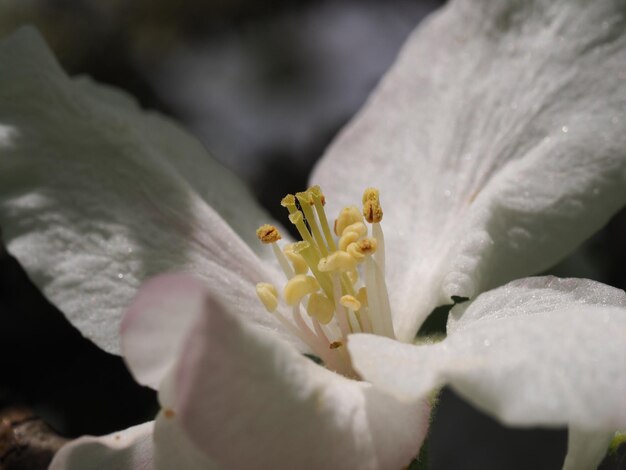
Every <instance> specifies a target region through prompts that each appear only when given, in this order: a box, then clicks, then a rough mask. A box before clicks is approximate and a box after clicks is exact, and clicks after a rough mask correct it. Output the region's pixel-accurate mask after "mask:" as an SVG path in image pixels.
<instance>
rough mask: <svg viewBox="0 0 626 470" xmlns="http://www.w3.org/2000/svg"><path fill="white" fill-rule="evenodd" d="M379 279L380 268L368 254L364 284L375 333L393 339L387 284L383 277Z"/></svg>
mask: <svg viewBox="0 0 626 470" xmlns="http://www.w3.org/2000/svg"><path fill="white" fill-rule="evenodd" d="M380 279H381V273H380V268H378V266H377V265H376V261H374V259H372V257H371V256H368V257H367V258H366V259H365V285H366V287H367V296H368V303H369V310H370V312H372V321H373V323H374V328H375V329H377V330H378V331H377V332H376V333H377V334H380V335H382V336H387V337H389V338H392V339H395V333H394V331H393V324H392V322H391V307H390V305H389V295H388V293H387V286H386V285H385V282H384V278H383V279H382V280H380Z"/></svg>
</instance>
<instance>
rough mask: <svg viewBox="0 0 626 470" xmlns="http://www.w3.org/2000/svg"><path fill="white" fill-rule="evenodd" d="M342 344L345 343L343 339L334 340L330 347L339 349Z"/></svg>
mask: <svg viewBox="0 0 626 470" xmlns="http://www.w3.org/2000/svg"><path fill="white" fill-rule="evenodd" d="M341 346H343V343H342V342H341V341H333V342H332V343H330V345H329V346H328V347H329V348H330V349H338V348H340V347H341Z"/></svg>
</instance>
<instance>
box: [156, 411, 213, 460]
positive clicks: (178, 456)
mask: <svg viewBox="0 0 626 470" xmlns="http://www.w3.org/2000/svg"><path fill="white" fill-rule="evenodd" d="M154 468H155V470H171V469H181V470H213V469H217V468H218V467H217V465H215V463H214V462H212V461H211V460H210V459H209V458H208V457H207V456H206V455H205V454H204V453H202V452H201V451H200V450H199V449H197V448H196V447H195V446H194V445H193V444H192V443H191V442H190V441H189V439H188V438H187V436H186V434H185V432H184V431H183V430H182V429H181V428H180V426H179V425H178V423H177V420H176V418H175V417H166V416H165V413H163V412H161V413H159V415H158V416H157V419H156V422H155V424H154Z"/></svg>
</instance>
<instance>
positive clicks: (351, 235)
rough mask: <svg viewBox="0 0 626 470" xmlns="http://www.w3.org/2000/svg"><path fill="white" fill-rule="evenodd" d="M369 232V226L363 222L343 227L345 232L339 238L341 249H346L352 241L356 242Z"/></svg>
mask: <svg viewBox="0 0 626 470" xmlns="http://www.w3.org/2000/svg"><path fill="white" fill-rule="evenodd" d="M366 233H367V227H366V226H365V224H364V223H363V222H355V223H354V224H351V225H348V226H347V227H346V228H345V229H343V234H342V235H341V238H340V239H339V249H340V250H343V251H346V249H347V248H348V245H349V244H350V243H354V242H355V241H357V240H358V239H359V238H361V237H362V236H363V235H365V234H366Z"/></svg>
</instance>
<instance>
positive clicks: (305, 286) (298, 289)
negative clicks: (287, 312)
mask: <svg viewBox="0 0 626 470" xmlns="http://www.w3.org/2000/svg"><path fill="white" fill-rule="evenodd" d="M319 288H320V285H319V283H318V282H317V280H316V279H315V278H314V277H312V276H305V275H304V274H297V275H295V276H294V277H292V278H291V279H290V280H289V282H287V285H286V286H285V291H284V294H285V301H286V302H287V304H289V305H296V304H297V303H298V302H300V300H302V297H304V296H305V295H308V294H312V293H313V292H317V291H318V290H319Z"/></svg>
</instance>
